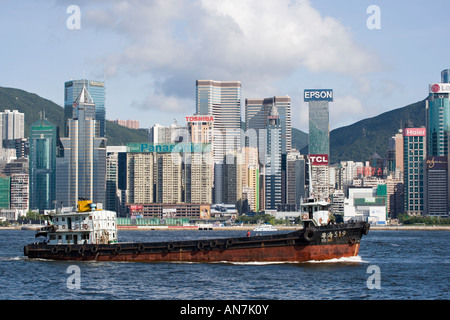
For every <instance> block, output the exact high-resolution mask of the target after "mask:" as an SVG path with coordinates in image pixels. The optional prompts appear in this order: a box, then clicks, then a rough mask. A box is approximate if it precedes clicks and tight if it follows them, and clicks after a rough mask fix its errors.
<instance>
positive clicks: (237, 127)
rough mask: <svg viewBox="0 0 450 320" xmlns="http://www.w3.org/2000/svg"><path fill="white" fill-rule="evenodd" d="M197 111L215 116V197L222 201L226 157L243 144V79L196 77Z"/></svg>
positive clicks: (199, 113)
mask: <svg viewBox="0 0 450 320" xmlns="http://www.w3.org/2000/svg"><path fill="white" fill-rule="evenodd" d="M196 115H197V116H202V115H208V116H212V117H213V118H214V129H213V134H212V139H213V141H212V150H213V151H212V152H213V160H214V201H215V202H216V203H222V202H223V199H222V195H223V190H222V180H223V170H224V168H223V159H224V157H225V154H226V153H227V152H228V151H230V150H237V149H239V148H240V147H241V82H240V81H214V80H197V82H196Z"/></svg>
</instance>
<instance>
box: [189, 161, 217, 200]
mask: <svg viewBox="0 0 450 320" xmlns="http://www.w3.org/2000/svg"><path fill="white" fill-rule="evenodd" d="M183 163H184V173H183V176H184V181H185V196H184V198H185V202H186V203H203V204H211V203H212V183H213V161H212V154H211V152H194V153H185V154H183Z"/></svg>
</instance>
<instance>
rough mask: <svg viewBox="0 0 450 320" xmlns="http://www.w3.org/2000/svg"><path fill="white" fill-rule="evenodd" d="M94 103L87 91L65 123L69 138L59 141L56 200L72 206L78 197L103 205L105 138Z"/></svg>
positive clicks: (84, 90) (80, 94) (76, 102)
mask: <svg viewBox="0 0 450 320" xmlns="http://www.w3.org/2000/svg"><path fill="white" fill-rule="evenodd" d="M93 106H94V101H93V99H92V97H91V96H90V94H89V92H88V91H87V88H86V87H83V89H82V90H81V91H80V93H79V95H78V97H77V98H76V99H75V102H74V104H73V108H74V117H73V118H72V119H69V120H68V121H67V128H68V137H65V138H61V139H60V140H61V144H62V146H63V156H62V157H60V158H57V160H56V161H57V182H56V183H57V200H58V202H59V203H62V205H63V206H74V205H75V204H76V203H77V201H78V198H79V197H83V198H86V199H90V200H92V201H93V202H98V203H105V196H106V138H103V137H100V136H99V127H100V123H99V122H98V121H96V120H95V119H94V118H93V115H92V107H93Z"/></svg>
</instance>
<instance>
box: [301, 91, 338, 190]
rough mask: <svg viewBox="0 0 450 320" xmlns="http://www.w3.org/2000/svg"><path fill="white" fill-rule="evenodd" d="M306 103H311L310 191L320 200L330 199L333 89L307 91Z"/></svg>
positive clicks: (305, 94)
mask: <svg viewBox="0 0 450 320" xmlns="http://www.w3.org/2000/svg"><path fill="white" fill-rule="evenodd" d="M304 101H305V102H308V103H309V146H308V149H309V164H310V168H309V170H310V177H311V179H310V181H309V183H310V190H311V192H312V193H313V194H310V196H314V197H315V198H318V199H329V197H330V195H331V194H332V192H333V186H331V185H330V173H329V166H328V164H329V156H330V121H329V108H328V104H329V102H331V101H333V90H331V89H307V90H305V91H304Z"/></svg>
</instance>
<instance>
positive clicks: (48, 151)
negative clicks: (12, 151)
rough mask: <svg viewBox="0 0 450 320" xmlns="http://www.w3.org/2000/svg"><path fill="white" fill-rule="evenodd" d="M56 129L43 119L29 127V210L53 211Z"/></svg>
mask: <svg viewBox="0 0 450 320" xmlns="http://www.w3.org/2000/svg"><path fill="white" fill-rule="evenodd" d="M56 130H57V127H56V126H55V125H53V124H52V123H51V122H49V121H48V120H46V119H44V118H43V117H42V118H41V119H39V120H38V121H36V122H35V123H33V124H32V125H31V127H30V138H29V145H30V154H29V177H30V178H29V179H30V182H29V183H30V186H29V188H30V195H29V199H30V209H32V210H34V209H40V210H50V209H54V201H55V199H56V195H55V192H56V144H57V132H56Z"/></svg>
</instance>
